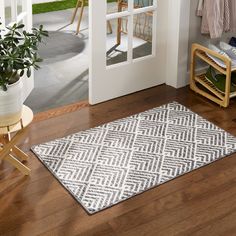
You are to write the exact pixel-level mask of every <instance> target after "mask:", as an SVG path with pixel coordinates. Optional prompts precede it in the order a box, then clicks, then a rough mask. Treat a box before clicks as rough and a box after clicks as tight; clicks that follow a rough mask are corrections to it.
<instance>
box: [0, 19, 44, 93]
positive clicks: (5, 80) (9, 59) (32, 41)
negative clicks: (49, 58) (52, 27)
mask: <svg viewBox="0 0 236 236" xmlns="http://www.w3.org/2000/svg"><path fill="white" fill-rule="evenodd" d="M0 25H1V22H0ZM23 28H24V24H14V25H13V26H10V27H7V28H6V30H1V29H0V88H2V89H3V90H4V91H6V90H7V86H8V85H10V84H13V83H15V82H16V81H17V80H19V78H20V77H22V76H23V75H24V74H25V73H26V75H27V77H30V76H31V68H35V69H36V70H37V69H39V68H40V67H39V65H38V63H39V62H41V61H42V59H41V58H40V57H39V55H38V46H39V44H40V43H41V42H42V38H43V37H48V32H47V31H45V30H43V26H42V25H41V26H40V27H39V29H37V28H33V29H32V32H26V31H25V30H23ZM6 32H7V33H6ZM4 33H6V34H4Z"/></svg>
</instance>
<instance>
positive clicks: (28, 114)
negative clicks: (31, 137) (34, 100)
mask: <svg viewBox="0 0 236 236" xmlns="http://www.w3.org/2000/svg"><path fill="white" fill-rule="evenodd" d="M32 120H33V112H32V111H31V109H30V108H28V107H27V106H23V111H22V118H21V120H20V121H19V122H18V123H17V124H13V125H11V126H6V127H0V161H7V162H9V163H10V164H12V165H13V166H14V167H16V168H17V169H18V170H19V171H21V172H22V173H23V174H24V175H29V173H30V169H29V168H28V167H27V166H25V165H24V164H23V163H22V161H26V160H27V159H28V155H27V154H25V153H24V152H23V151H22V150H21V149H19V148H18V147H17V146H16V144H17V143H18V142H19V141H21V140H22V138H23V137H24V136H25V134H26V133H27V131H28V126H29V124H30V123H31V122H32ZM13 133H15V135H14V136H12V134H13Z"/></svg>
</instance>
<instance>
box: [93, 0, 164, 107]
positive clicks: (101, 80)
mask: <svg viewBox="0 0 236 236" xmlns="http://www.w3.org/2000/svg"><path fill="white" fill-rule="evenodd" d="M89 3H90V29H89V30H90V78H89V102H90V104H96V103H100V102H103V101H107V100H110V99H113V98H116V97H120V96H123V95H126V94H129V93H133V92H136V91H139V90H143V89H146V88H150V87H153V86H156V85H159V84H163V83H165V77H166V74H165V73H166V41H167V38H166V37H167V29H166V28H165V27H166V22H167V21H168V14H167V12H168V1H167V0H117V2H116V3H112V4H108V3H107V1H106V0H95V1H94V0H90V2H89Z"/></svg>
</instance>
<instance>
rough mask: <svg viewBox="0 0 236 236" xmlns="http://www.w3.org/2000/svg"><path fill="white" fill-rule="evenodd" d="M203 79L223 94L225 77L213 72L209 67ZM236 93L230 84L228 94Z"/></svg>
mask: <svg viewBox="0 0 236 236" xmlns="http://www.w3.org/2000/svg"><path fill="white" fill-rule="evenodd" d="M205 78H206V79H207V80H208V81H209V82H210V83H212V84H213V85H214V86H215V87H216V89H217V90H218V91H220V92H222V93H225V79H226V75H223V74H217V73H216V71H215V70H214V68H213V67H211V66H210V67H209V69H208V70H207V72H206V75H205ZM235 91H236V86H234V85H233V84H232V83H231V86H230V92H231V93H232V92H235Z"/></svg>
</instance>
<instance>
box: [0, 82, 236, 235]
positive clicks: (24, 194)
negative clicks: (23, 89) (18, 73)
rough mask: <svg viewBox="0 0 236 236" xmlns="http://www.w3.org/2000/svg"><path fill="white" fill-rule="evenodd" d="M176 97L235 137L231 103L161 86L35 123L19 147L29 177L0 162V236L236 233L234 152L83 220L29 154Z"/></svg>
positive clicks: (72, 202) (81, 212)
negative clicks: (25, 155)
mask: <svg viewBox="0 0 236 236" xmlns="http://www.w3.org/2000/svg"><path fill="white" fill-rule="evenodd" d="M174 100H175V101H177V102H179V103H181V104H183V105H185V106H187V107H188V108H190V109H191V110H192V111H194V112H196V113H198V114H200V115H202V116H203V117H204V118H206V119H208V120H210V121H212V122H213V123H215V124H216V125H218V126H220V127H221V128H223V129H225V130H226V131H228V132H230V133H232V134H234V135H236V122H235V119H236V108H235V105H236V100H234V99H233V100H232V101H231V104H230V106H229V107H228V108H227V109H223V108H220V107H219V106H217V105H215V104H214V103H212V102H210V101H208V100H206V99H204V98H202V97H200V96H198V95H195V94H194V93H193V92H191V91H190V89H189V88H187V87H186V88H182V89H178V90H176V89H173V88H171V87H168V86H165V85H163V86H158V87H155V88H152V89H149V90H145V91H142V92H139V93H135V94H132V95H129V96H126V97H122V98H119V99H115V100H112V101H110V102H106V103H102V104H99V105H96V106H92V107H85V108H83V109H79V110H76V111H74V112H70V113H66V114H64V115H60V116H57V117H54V118H51V119H48V120H43V121H38V122H35V123H33V124H32V126H31V127H30V129H29V133H28V139H26V140H25V142H24V143H22V144H21V148H23V150H25V151H26V152H27V153H29V154H30V159H29V161H28V162H27V165H28V166H29V167H30V168H31V175H30V177H24V176H22V175H21V174H20V173H18V172H17V171H16V170H14V169H13V167H11V166H10V165H8V163H6V162H3V163H2V164H1V165H0V206H1V207H0V235H23V236H28V235H29V236H32V235H48V236H49V235H62V236H64V235H86V236H89V235H95V236H99V235H102V236H106V235H108V236H110V235H111V236H114V235H118V236H120V235H132V236H133V235H134V236H136V235H139V236H140V235H148V236H149V235H151V236H152V235H155V236H157V235H158V236H159V235H164V236H165V235H166V236H171V235H181V236H182V235H207V236H211V235H214V236H215V235H222V236H223V235H224V236H225V235H230V236H231V235H236V198H235V196H236V155H232V156H230V157H228V158H224V159H222V160H220V161H217V162H215V163H213V164H210V165H208V166H206V167H203V168H201V169H199V170H196V171H193V172H191V173H189V174H186V175H184V176H182V177H179V178H176V179H174V180H172V181H170V182H168V183H166V184H163V185H161V186H159V187H156V188H154V189H152V190H149V191H147V192H145V193H143V194H141V195H138V196H136V197H133V198H131V199H129V200H127V201H125V202H122V203H120V204H118V205H116V206H114V207H111V208H109V209H107V210H104V211H102V212H100V213H97V214H95V215H92V216H89V215H88V214H87V213H86V212H85V211H84V210H83V208H82V207H81V206H80V205H79V204H78V203H77V202H76V201H75V200H74V199H73V198H72V197H71V195H70V194H69V193H68V192H67V191H66V190H65V189H64V188H63V187H62V186H61V185H60V184H59V183H58V181H57V180H56V179H55V178H54V177H53V176H52V175H51V173H50V172H48V171H47V169H46V168H45V167H44V166H43V165H42V163H41V162H40V161H39V160H38V159H37V158H36V157H35V156H34V155H33V154H32V153H31V152H29V148H30V147H31V146H32V145H34V144H39V143H42V142H46V141H49V140H52V139H55V138H59V137H63V136H65V135H68V134H72V133H75V132H78V131H80V130H85V129H88V128H91V127H95V126H97V125H101V124H104V123H107V122H110V121H113V120H115V119H119V118H123V117H127V116H129V115H132V114H135V113H138V112H142V111H145V110H147V109H151V108H154V107H157V106H160V105H163V104H165V103H168V102H171V101H174Z"/></svg>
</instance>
